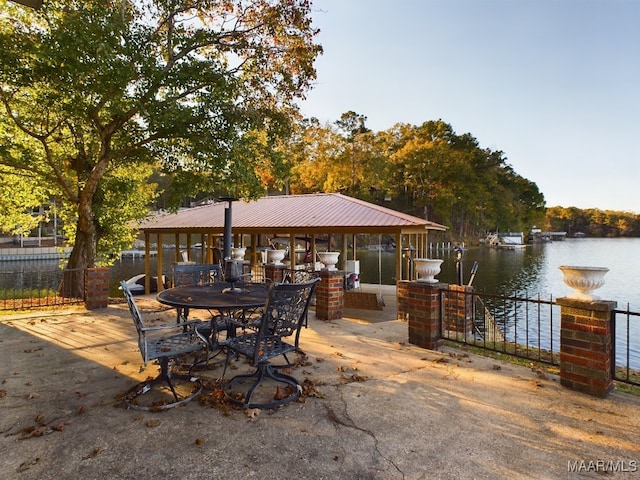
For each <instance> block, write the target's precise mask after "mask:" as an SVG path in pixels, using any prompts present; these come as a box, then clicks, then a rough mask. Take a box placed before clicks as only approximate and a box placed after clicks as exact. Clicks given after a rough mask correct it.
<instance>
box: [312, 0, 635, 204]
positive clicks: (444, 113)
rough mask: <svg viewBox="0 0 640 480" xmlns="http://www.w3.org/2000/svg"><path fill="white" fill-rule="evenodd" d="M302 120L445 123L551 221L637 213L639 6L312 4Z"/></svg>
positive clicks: (553, 0) (544, 0)
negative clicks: (309, 71) (495, 163)
mask: <svg viewBox="0 0 640 480" xmlns="http://www.w3.org/2000/svg"><path fill="white" fill-rule="evenodd" d="M312 17H313V25H314V26H315V27H317V28H319V29H320V34H319V35H318V37H317V39H316V40H317V42H318V43H320V44H321V45H322V46H323V49H324V53H323V55H322V56H320V57H319V58H318V60H317V61H316V64H315V66H316V70H317V80H316V82H315V83H314V85H313V88H312V90H310V91H309V92H308V93H307V98H306V100H304V101H303V102H301V104H300V106H301V111H302V113H303V115H304V116H305V117H316V118H317V119H318V120H320V121H321V122H323V123H324V122H329V123H333V122H335V121H336V120H338V119H339V118H340V115H342V113H345V112H348V111H354V112H356V113H357V114H360V115H364V116H366V117H367V122H366V126H367V127H368V128H370V129H371V130H373V131H375V132H378V131H382V130H387V129H389V128H391V127H392V126H393V125H395V124H397V123H407V124H411V125H421V124H422V123H424V122H426V121H429V120H443V121H444V122H446V123H448V124H450V125H451V127H452V128H453V130H454V132H456V133H457V134H459V135H461V134H464V133H470V134H471V135H473V136H474V137H475V138H476V139H477V140H478V143H479V144H480V147H481V148H488V149H490V150H492V151H502V152H503V153H504V156H505V158H506V162H507V163H508V164H509V165H511V166H512V167H513V169H514V170H515V172H516V173H518V174H519V175H521V176H522V177H525V178H527V179H528V180H530V181H532V182H534V183H536V184H537V185H538V188H539V190H540V191H541V192H542V194H543V195H544V197H545V200H546V204H547V206H548V207H551V206H558V205H559V206H563V207H572V206H573V207H577V208H581V209H586V208H598V209H601V210H619V211H627V212H634V213H640V194H639V192H638V190H640V0H313V11H312Z"/></svg>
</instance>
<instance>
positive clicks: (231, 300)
mask: <svg viewBox="0 0 640 480" xmlns="http://www.w3.org/2000/svg"><path fill="white" fill-rule="evenodd" d="M234 286H235V287H236V288H234V289H231V288H230V287H231V285H230V284H229V283H226V282H215V283H210V284H207V285H190V286H184V287H174V288H169V289H167V290H163V291H161V292H160V293H158V295H157V299H158V301H159V302H160V303H162V304H165V305H170V306H172V307H179V308H201V309H211V310H227V309H234V308H235V309H242V308H256V307H261V306H263V305H264V304H265V302H266V300H267V296H268V295H269V287H270V284H267V283H239V284H235V285H234Z"/></svg>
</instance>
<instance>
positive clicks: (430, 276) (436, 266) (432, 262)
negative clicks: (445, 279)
mask: <svg viewBox="0 0 640 480" xmlns="http://www.w3.org/2000/svg"><path fill="white" fill-rule="evenodd" d="M413 265H414V268H415V270H416V274H417V278H418V281H419V282H425V283H438V279H437V278H434V277H435V276H436V275H438V274H439V273H440V267H441V266H442V259H440V258H414V259H413Z"/></svg>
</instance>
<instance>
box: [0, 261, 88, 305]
mask: <svg viewBox="0 0 640 480" xmlns="http://www.w3.org/2000/svg"><path fill="white" fill-rule="evenodd" d="M35 265H36V264H35V263H34V264H33V265H31V263H30V262H24V264H23V265H22V266H21V267H20V268H11V269H2V270H0V310H25V309H33V308H47V307H60V306H64V305H77V304H82V303H83V302H84V298H79V297H78V296H77V295H74V294H72V293H70V292H72V291H74V289H73V288H72V285H71V283H70V282H69V281H65V279H68V278H70V277H72V276H73V277H74V280H76V279H77V275H80V276H81V279H80V280H81V281H82V282H83V283H84V270H83V269H61V268H58V267H57V266H55V265H52V266H48V267H46V268H43V267H42V265H39V264H38V266H37V268H36V266H35ZM0 268H1V267H0Z"/></svg>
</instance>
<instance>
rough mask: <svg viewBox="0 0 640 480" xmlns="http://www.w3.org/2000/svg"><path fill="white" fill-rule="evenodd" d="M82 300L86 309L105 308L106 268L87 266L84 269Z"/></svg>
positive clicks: (106, 300)
mask: <svg viewBox="0 0 640 480" xmlns="http://www.w3.org/2000/svg"><path fill="white" fill-rule="evenodd" d="M84 301H85V305H86V307H87V309H88V310H95V309H98V308H107V305H108V304H109V269H108V268H87V269H86V270H85V275H84Z"/></svg>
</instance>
